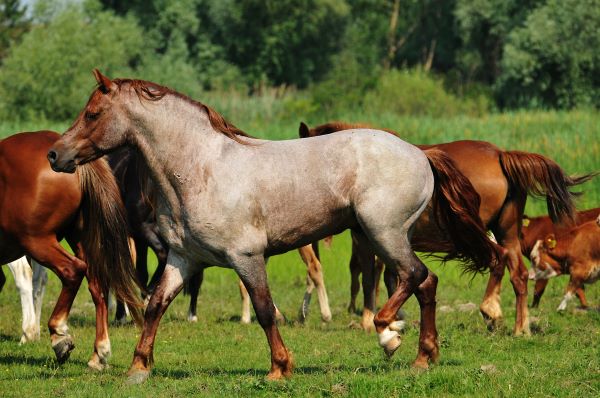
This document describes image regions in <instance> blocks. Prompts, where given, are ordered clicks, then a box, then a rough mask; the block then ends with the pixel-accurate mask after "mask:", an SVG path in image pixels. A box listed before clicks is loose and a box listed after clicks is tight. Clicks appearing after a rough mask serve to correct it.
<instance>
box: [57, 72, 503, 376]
mask: <svg viewBox="0 0 600 398" xmlns="http://www.w3.org/2000/svg"><path fill="white" fill-rule="evenodd" d="M94 76H95V78H96V81H97V83H98V86H97V88H96V89H95V90H94V91H93V92H92V94H91V96H90V98H89V100H88V102H87V104H86V105H85V108H84V109H83V110H82V111H81V113H80V114H79V115H78V116H77V118H76V120H75V121H74V123H73V125H72V126H71V128H69V129H68V130H67V131H66V132H65V133H64V134H63V136H62V137H61V139H60V140H58V141H57V142H56V143H55V144H54V145H53V146H52V148H50V150H49V151H48V161H49V163H50V165H51V167H52V169H53V170H55V171H58V172H66V173H73V172H75V171H76V169H77V166H80V165H82V164H85V163H87V162H90V161H92V160H94V159H97V158H99V157H101V156H103V155H105V154H107V153H109V152H111V151H113V150H115V149H117V148H119V147H122V146H125V145H127V146H129V147H132V148H135V149H136V150H138V151H139V153H140V155H141V156H142V158H143V161H144V164H145V166H146V168H147V170H146V171H147V173H148V174H149V176H150V177H151V179H152V183H153V185H154V189H155V190H156V192H157V195H156V199H155V206H156V207H155V208H156V212H157V220H158V223H159V228H160V235H161V237H162V238H163V239H164V240H165V241H166V242H167V244H168V247H169V254H168V258H167V265H166V267H165V271H164V273H163V275H162V277H161V280H160V282H159V283H158V286H157V287H156V289H155V290H154V292H153V294H152V296H151V297H150V301H149V303H148V306H147V308H146V312H145V314H144V326H143V330H142V334H141V336H140V340H139V342H138V344H137V346H136V349H135V352H134V357H133V361H132V364H131V367H130V369H129V372H128V380H127V381H128V383H141V382H143V381H145V380H146V379H147V378H148V377H149V375H150V370H151V368H152V366H153V347H154V341H155V336H156V331H157V328H158V325H159V322H160V319H161V317H162V315H163V314H164V312H165V310H166V309H167V307H168V306H169V304H170V303H171V301H172V300H173V298H174V297H175V296H176V295H177V294H178V293H179V292H180V291H181V289H182V288H183V285H184V283H185V281H186V280H187V279H188V278H189V277H190V275H192V274H193V273H195V272H197V271H198V270H199V269H202V268H204V267H206V266H220V267H228V268H233V269H234V270H235V271H236V273H237V274H238V275H239V277H240V279H241V280H242V281H243V283H244V285H245V287H246V288H247V289H248V293H249V295H250V298H251V300H252V304H253V306H254V310H255V313H256V316H257V318H258V322H259V323H260V325H261V327H262V328H263V331H264V332H265V335H266V337H267V341H268V343H269V346H270V350H271V368H270V371H269V373H268V375H267V378H268V379H271V380H273V379H281V378H283V377H289V376H291V374H292V367H293V360H292V358H291V355H290V353H289V351H288V350H287V348H286V347H285V345H284V343H283V340H282V338H281V336H280V334H279V330H278V328H277V324H276V323H275V308H274V306H273V302H272V299H271V294H270V292H269V287H268V284H267V277H266V271H265V259H266V258H267V257H269V256H272V255H275V254H279V253H284V252H286V251H289V250H291V249H294V248H298V247H301V246H304V245H306V244H309V243H311V242H314V241H316V240H319V239H322V238H324V237H326V236H329V235H332V234H335V233H339V232H341V231H342V230H345V229H348V228H351V229H353V230H354V231H355V234H356V236H358V237H360V239H362V240H363V241H364V242H365V244H367V245H369V244H372V245H373V247H374V248H375V250H376V253H377V254H378V255H379V256H380V257H381V258H382V259H383V260H384V261H385V262H386V263H387V264H388V266H389V267H396V272H397V273H398V274H399V275H400V276H401V282H400V284H399V286H398V289H397V290H396V291H395V293H394V294H393V295H392V297H391V298H390V300H388V302H387V303H386V305H385V306H384V307H383V309H382V310H381V311H380V312H379V313H378V314H377V316H375V318H374V323H375V326H376V330H377V333H378V337H379V345H380V346H381V347H382V348H383V350H384V352H385V353H386V354H387V355H392V354H393V353H394V352H395V351H396V350H397V349H398V347H399V346H400V343H401V339H400V335H399V333H398V332H397V331H395V330H392V329H393V328H394V325H393V322H394V316H393V315H395V313H396V312H397V310H398V309H399V308H400V306H402V305H403V304H404V302H405V301H406V300H407V299H408V298H409V297H410V296H411V295H412V294H415V296H416V297H417V300H418V301H419V305H420V307H421V330H420V338H419V350H418V353H417V358H416V359H415V361H414V362H413V365H414V366H416V367H421V368H427V367H428V366H429V362H430V361H431V362H435V361H436V360H437V359H438V356H439V345H438V340H437V328H436V326H435V306H436V305H435V294H436V293H435V292H436V288H437V276H436V275H435V274H434V273H433V272H431V271H430V270H428V269H427V267H426V266H425V265H424V264H423V263H422V262H421V260H420V259H419V258H418V257H417V256H416V255H415V253H414V252H413V250H412V248H411V246H410V235H411V232H412V229H413V224H414V222H415V221H416V220H417V218H418V217H419V216H420V214H421V213H422V212H423V211H424V210H425V208H426V206H427V204H428V203H429V201H430V199H431V197H432V195H433V193H434V173H433V171H432V170H431V168H430V165H429V161H428V160H427V157H426V156H425V155H424V154H423V152H422V151H421V150H419V149H417V148H416V147H414V146H412V145H410V144H408V143H406V142H404V141H402V140H400V139H398V138H397V137H393V136H391V135H390V134H387V133H385V132H380V131H376V130H368V129H366V130H354V131H349V132H346V133H342V134H335V135H330V136H326V137H318V138H314V139H306V140H289V141H268V140H260V139H255V138H251V137H249V136H248V135H247V134H246V133H244V132H243V131H242V130H240V129H238V128H237V127H235V126H234V125H232V124H230V123H229V122H227V121H226V120H225V119H224V118H223V117H222V116H221V115H220V114H218V113H217V112H216V111H214V110H212V108H210V107H208V106H207V105H204V104H202V103H200V102H197V101H194V100H192V99H190V98H189V97H186V96H184V95H182V94H180V93H177V92H175V91H173V90H171V89H168V88H166V87H163V86H160V85H158V84H156V83H151V82H147V81H143V80H134V79H115V80H111V79H109V78H108V77H106V76H104V75H102V74H101V73H100V72H99V71H98V70H94ZM309 205H310V206H309ZM449 216H450V218H452V214H450V215H449ZM452 221H453V222H455V223H457V224H463V223H464V222H463V221H462V220H461V219H460V217H458V216H457V217H454V218H453V219H452ZM452 238H454V236H453V237H452ZM487 248H489V252H484V254H483V257H485V258H487V259H489V260H490V261H491V259H493V258H494V257H495V253H494V252H493V247H492V246H491V245H489V246H487V247H483V248H481V249H482V251H484V250H485V249H487ZM470 266H471V267H472V269H473V270H474V271H475V270H478V269H479V268H478V266H477V264H476V263H471V264H470Z"/></svg>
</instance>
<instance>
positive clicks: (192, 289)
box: [187, 269, 204, 322]
mask: <svg viewBox="0 0 600 398" xmlns="http://www.w3.org/2000/svg"><path fill="white" fill-rule="evenodd" d="M203 280H204V269H202V270H200V272H198V273H197V274H196V275H194V276H192V277H191V278H190V279H189V280H188V291H189V293H190V307H189V309H188V316H187V320H188V321H190V322H198V315H197V314H196V307H197V305H198V294H199V293H200V286H202V281H203Z"/></svg>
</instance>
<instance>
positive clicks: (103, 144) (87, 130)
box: [48, 70, 129, 173]
mask: <svg viewBox="0 0 600 398" xmlns="http://www.w3.org/2000/svg"><path fill="white" fill-rule="evenodd" d="M94 75H95V76H96V80H97V81H98V88H97V89H96V90H95V91H94V92H93V93H92V95H91V96H90V99H89V101H88V103H87V105H86V106H85V108H84V109H83V111H82V112H81V113H80V114H79V116H78V117H77V119H75V122H74V123H73V125H72V126H71V128H69V130H67V131H66V132H65V133H64V134H63V136H62V137H61V138H60V139H59V140H58V141H57V142H56V143H55V144H54V145H53V146H52V148H50V150H49V151H48V161H49V162H50V166H52V169H53V170H54V171H59V172H66V173H73V172H75V167H76V166H77V165H79V164H84V163H87V162H90V161H92V160H95V159H98V158H99V157H101V156H103V155H104V154H106V153H108V152H110V151H111V150H113V149H115V148H117V147H119V146H122V145H124V144H125V142H126V137H127V131H128V130H129V126H128V123H129V122H127V118H125V117H123V115H124V109H123V106H122V105H121V104H119V103H117V101H116V99H118V97H119V89H118V87H117V85H116V84H115V83H113V82H112V81H111V80H110V79H109V78H107V77H106V76H103V75H102V74H101V73H100V72H99V71H98V70H94Z"/></svg>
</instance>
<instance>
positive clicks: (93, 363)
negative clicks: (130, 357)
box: [88, 357, 110, 372]
mask: <svg viewBox="0 0 600 398" xmlns="http://www.w3.org/2000/svg"><path fill="white" fill-rule="evenodd" d="M109 367H110V366H109V365H108V364H107V363H102V361H100V360H99V359H98V358H96V357H94V358H92V359H90V360H89V362H88V368H89V369H90V370H92V371H94V372H102V371H103V370H106V369H108V368H109Z"/></svg>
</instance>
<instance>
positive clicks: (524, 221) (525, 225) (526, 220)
mask: <svg viewBox="0 0 600 398" xmlns="http://www.w3.org/2000/svg"><path fill="white" fill-rule="evenodd" d="M523 226H524V227H528V226H529V218H524V219H523Z"/></svg>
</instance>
